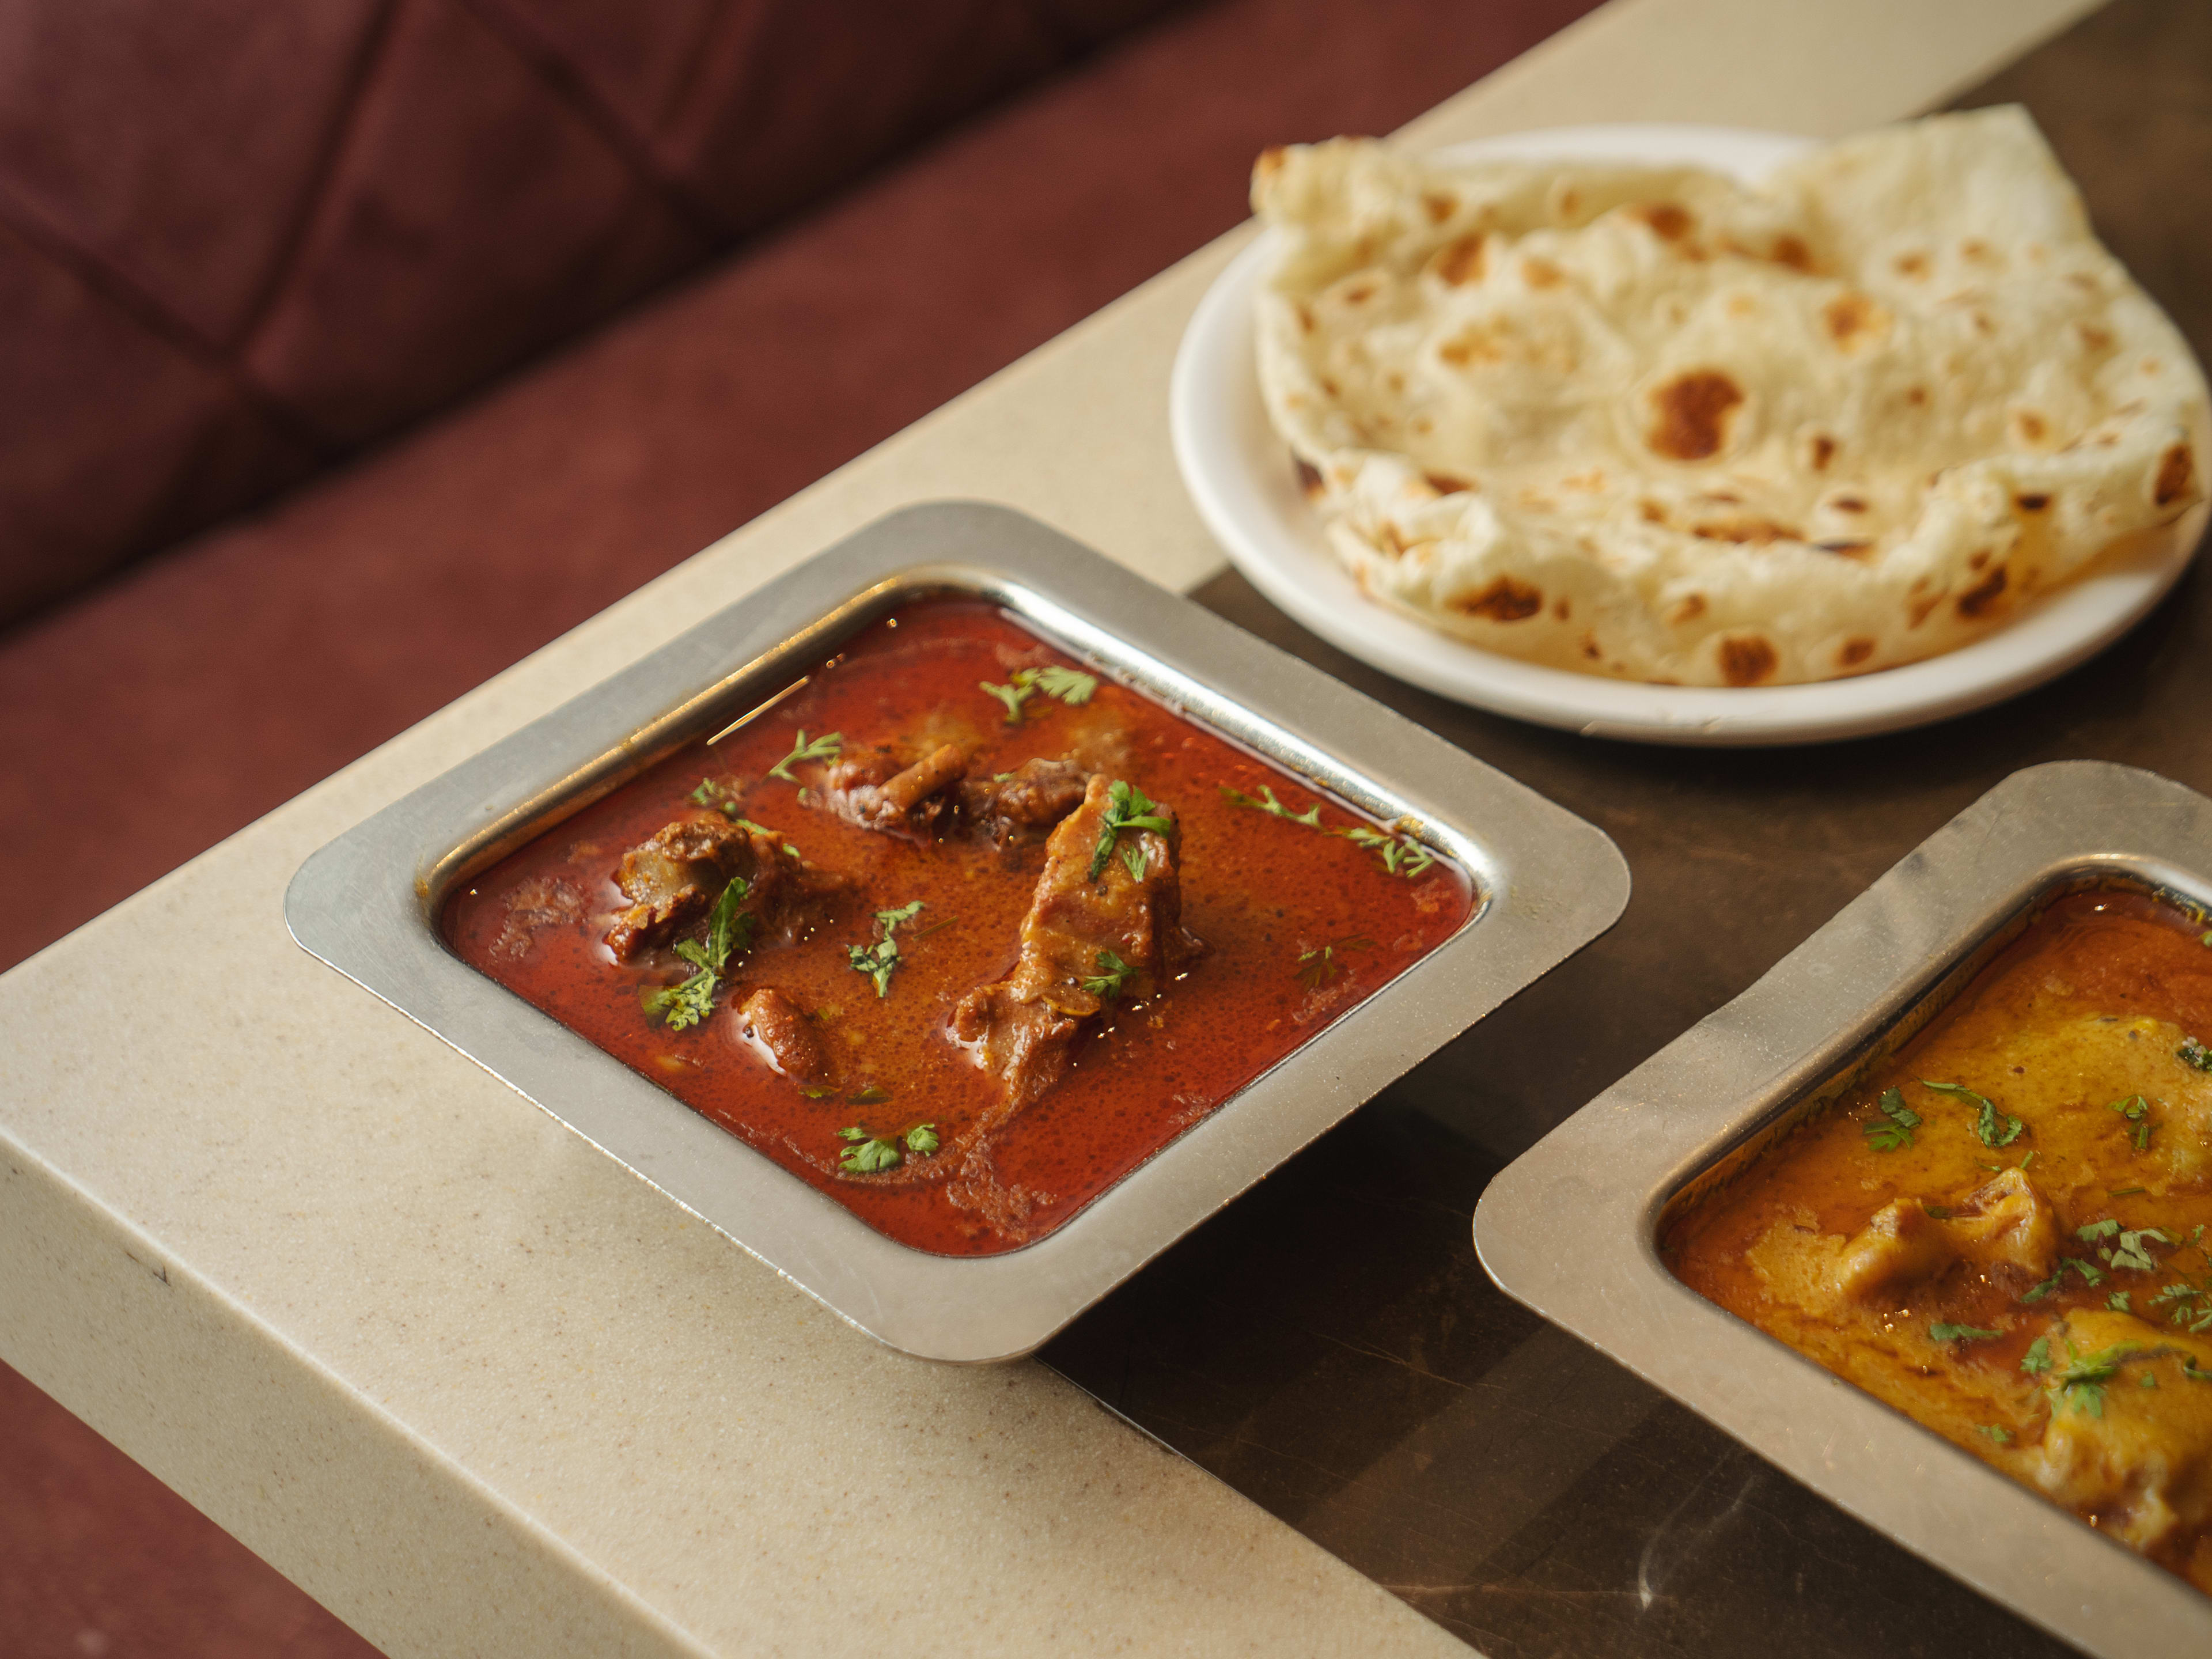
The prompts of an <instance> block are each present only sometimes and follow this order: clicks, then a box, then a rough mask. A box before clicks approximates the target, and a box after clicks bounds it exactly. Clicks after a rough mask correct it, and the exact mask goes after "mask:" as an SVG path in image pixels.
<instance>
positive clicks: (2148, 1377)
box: [2136, 1371, 2158, 1389]
mask: <svg viewBox="0 0 2212 1659" xmlns="http://www.w3.org/2000/svg"><path fill="white" fill-rule="evenodd" d="M2136 1383H2139V1384H2140V1385H2142V1387H2143V1388H2146V1389H2154V1388H2156V1387H2157V1386H2158V1377H2157V1375H2156V1374H2155V1373H2154V1372H2151V1371H2145V1372H2144V1373H2143V1374H2142V1376H2138V1377H2137V1378H2136Z"/></svg>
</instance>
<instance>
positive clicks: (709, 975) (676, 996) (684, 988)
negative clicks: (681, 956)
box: [640, 939, 717, 1031]
mask: <svg viewBox="0 0 2212 1659" xmlns="http://www.w3.org/2000/svg"><path fill="white" fill-rule="evenodd" d="M690 943H691V941H690V940H689V939H686V940H684V944H685V945H690ZM678 948H679V949H680V948H681V947H678ZM693 948H694V949H696V948H697V947H696V946H694V947H693ZM686 959H687V960H689V958H688V957H687V958H686ZM716 983H717V980H716V977H715V975H714V972H713V971H712V970H711V969H705V968H702V969H700V970H699V971H698V972H697V973H696V974H694V975H691V977H690V978H689V979H687V980H685V981H684V982H683V983H682V984H680V985H671V986H666V987H663V988H662V989H660V990H658V991H647V993H646V994H644V996H643V997H641V999H640V1000H641V1002H642V1003H643V1005H644V1007H645V1012H647V1013H648V1014H658V1015H659V1017H660V1018H662V1019H664V1020H665V1021H666V1022H667V1024H668V1029H669V1030H671V1031H684V1030H690V1028H691V1027H692V1026H694V1025H696V1024H698V1023H699V1022H700V1021H701V1020H702V1019H704V1018H707V1016H708V1015H709V1014H711V1013H713V1012H714V987H715V985H716Z"/></svg>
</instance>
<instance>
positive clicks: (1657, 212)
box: [1628, 202, 1697, 242]
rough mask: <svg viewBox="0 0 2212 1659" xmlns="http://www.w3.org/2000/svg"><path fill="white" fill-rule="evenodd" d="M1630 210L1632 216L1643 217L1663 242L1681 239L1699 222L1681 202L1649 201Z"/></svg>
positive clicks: (1652, 232)
mask: <svg viewBox="0 0 2212 1659" xmlns="http://www.w3.org/2000/svg"><path fill="white" fill-rule="evenodd" d="M1628 211H1629V216H1630V217H1631V218H1634V219H1641V220H1642V221H1643V222H1644V223H1645V224H1647V225H1649V226H1650V228H1651V234H1653V235H1654V236H1656V237H1657V238H1658V239H1659V240H1661V241H1662V242H1679V241H1680V240H1682V239H1683V238H1684V237H1685V236H1687V235H1688V234H1690V229H1691V227H1692V226H1693V225H1695V224H1696V223H1697V221H1696V220H1695V219H1694V218H1692V216H1691V215H1690V210H1689V209H1687V208H1686V207H1684V206H1682V205H1681V204H1680V203H1679V202H1647V203H1644V204H1641V205H1639V206H1637V207H1632V208H1631V209H1630V210H1628Z"/></svg>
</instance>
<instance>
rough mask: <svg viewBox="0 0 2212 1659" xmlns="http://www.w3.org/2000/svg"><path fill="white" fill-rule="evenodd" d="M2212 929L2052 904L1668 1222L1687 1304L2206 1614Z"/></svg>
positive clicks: (2211, 1439)
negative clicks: (1814, 1371) (1966, 1458)
mask: <svg viewBox="0 0 2212 1659" xmlns="http://www.w3.org/2000/svg"><path fill="white" fill-rule="evenodd" d="M2208 1045H2212V933H2208V932H2206V924H2205V923H2204V921H2203V920H2201V919H2199V920H2194V921H2192V920H2191V919H2190V918H2188V917H2185V916H2184V915H2182V914H2181V913H2180V912H2179V911H2177V910H2175V909H2173V908H2170V907H2166V906H2163V905H2160V904H2158V903H2156V902H2153V901H2152V900H2149V899H2148V898H2144V897H2140V896H2133V895H2129V894H2124V893H2120V892H2117V891H2112V890H2100V891H2096V892H2090V893H2081V894H2075V895H2073V896H2069V897H2066V898H2063V899H2061V900H2059V901H2058V902H2056V903H2054V904H2053V905H2051V907H2050V908H2049V909H2048V910H2047V911H2045V913H2044V914H2043V915H2041V916H2040V917H2039V918H2038V919H2037V920H2036V921H2034V922H2033V925H2031V926H2030V927H2028V929H2027V932H2026V933H2023V934H2022V935H2021V938H2020V939H2017V940H2015V942H2014V943H2013V944H2012V945H2010V946H2008V948H2007V949H2006V950H2005V951H2003V952H2002V954H2001V955H2000V956H1999V957H1996V959H1995V960H1994V961H1993V962H1992V963H1990V966H1989V967H1988V968H1986V969H1984V970H1983V971H1982V972H1981V973H1980V974H1979V975H1978V976H1977V977H1976V978H1975V979H1974V981H1972V983H1971V984H1970V985H1969V986H1968V987H1966V990H1965V991H1964V992H1963V993H1962V994H1960V996H1959V997H1958V998H1957V1000H1955V1001H1954V1003H1953V1004H1952V1005H1951V1006H1950V1007H1948V1009H1946V1010H1945V1011H1944V1012H1942V1014H1941V1015H1940V1016H1939V1017H1938V1018H1937V1019H1936V1021H1935V1023H1934V1024H1931V1025H1930V1026H1929V1029H1928V1030H1925V1031H1923V1032H1922V1033H1920V1034H1919V1035H1918V1036H1916V1037H1915V1038H1914V1039H1913V1040H1912V1041H1911V1042H1910V1043H1909V1044H1908V1045H1906V1046H1905V1048H1903V1049H1902V1050H1901V1051H1900V1052H1899V1054H1897V1055H1896V1056H1895V1057H1894V1058H1893V1060H1890V1061H1889V1062H1888V1063H1887V1064H1885V1065H1883V1066H1879V1067H1877V1068H1875V1070H1873V1071H1871V1072H1870V1073H1869V1074H1868V1075H1867V1076H1865V1077H1864V1078H1863V1079H1859V1081H1858V1082H1857V1084H1855V1085H1853V1086H1852V1088H1851V1089H1850V1091H1848V1092H1847V1093H1845V1094H1844V1095H1843V1096H1841V1097H1839V1098H1838V1100H1837V1101H1836V1102H1835V1103H1834V1105H1833V1107H1832V1109H1830V1110H1828V1111H1826V1113H1825V1114H1822V1115H1818V1116H1816V1117H1814V1118H1813V1119H1811V1120H1809V1121H1807V1122H1806V1123H1805V1124H1804V1125H1803V1126H1802V1127H1800V1128H1799V1129H1798V1130H1797V1131H1796V1132H1795V1133H1791V1134H1790V1135H1789V1136H1788V1137H1787V1138H1786V1139H1783V1140H1781V1141H1779V1142H1778V1143H1777V1144H1775V1145H1774V1146H1771V1148H1769V1149H1768V1150H1767V1151H1766V1152H1765V1153H1764V1154H1763V1155H1761V1156H1760V1157H1759V1158H1756V1159H1755V1160H1754V1161H1753V1162H1752V1163H1751V1164H1749V1165H1748V1166H1747V1168H1745V1169H1744V1170H1741V1171H1739V1172H1738V1173H1737V1174H1736V1175H1735V1176H1734V1177H1733V1178H1732V1179H1730V1180H1729V1181H1728V1182H1727V1183H1726V1184H1725V1185H1723V1186H1722V1187H1721V1188H1718V1189H1717V1190H1716V1191H1714V1192H1713V1193H1711V1194H1710V1195H1708V1196H1706V1197H1705V1199H1704V1200H1702V1201H1699V1202H1695V1203H1693V1204H1692V1206H1689V1207H1688V1209H1687V1210H1686V1212H1685V1213H1683V1214H1682V1215H1680V1217H1679V1218H1676V1219H1675V1220H1674V1221H1673V1222H1672V1223H1671V1224H1670V1225H1669V1226H1668V1230H1667V1232H1666V1236H1665V1237H1664V1238H1663V1239H1662V1254H1663V1255H1664V1256H1665V1258H1666V1260H1667V1261H1668V1265H1669V1266H1670V1267H1672V1268H1673V1269H1674V1272H1675V1273H1677V1274H1678V1275H1679V1276H1680V1278H1681V1279H1682V1280H1683V1281H1684V1282H1685V1283H1686V1284H1687V1285H1690V1286H1691V1287H1692V1289H1694V1290H1696V1291H1699V1293H1700V1294H1701V1295H1704V1296H1705V1297H1709V1298H1711V1300H1712V1301H1714V1302H1717V1303H1718V1304H1720V1305H1721V1306H1723V1307H1724V1308H1727V1309H1729V1310H1730V1311H1731V1312H1734V1313H1735V1314H1738V1315H1740V1316H1742V1317H1743V1318H1745V1319H1747V1320H1749V1321H1751V1322H1752V1323H1753V1324H1755V1325H1757V1326H1758V1327H1759V1328H1760V1329H1762V1330H1764V1331H1766V1332H1767V1333H1769V1334H1771V1335H1773V1336H1776V1337H1778V1338H1780V1339H1781V1340H1783V1341H1784V1342H1787V1343H1789V1344H1790V1346H1792V1347H1794V1348H1796V1349H1797V1350H1799V1351H1800V1352H1802V1353H1805V1354H1808V1355H1809V1356H1810V1357H1811V1358H1814V1359H1817V1360H1818V1361H1820V1364H1823V1365H1826V1367H1827V1368H1828V1369H1829V1370H1832V1371H1834V1372H1835V1373H1836V1374H1837V1375H1838V1376H1843V1377H1846V1378H1848V1379H1849V1380H1850V1381H1851V1382H1853V1383H1857V1384H1858V1385H1859V1386H1860V1387H1861V1388H1863V1389H1866V1390H1867V1391H1868V1392H1869V1393H1871V1394H1873V1395H1876V1396H1878V1397H1879V1398H1881V1400H1884V1401H1887V1402H1888V1403H1889V1404H1890V1405H1892V1406H1894V1407H1897V1409H1899V1411H1902V1412H1904V1413H1906V1414H1907V1415H1908V1416H1910V1417H1912V1418H1914V1419H1917V1421H1919V1422H1921V1423H1923V1424H1925V1425H1927V1426H1928V1427H1929V1428H1931V1429H1934V1430H1935V1431H1937V1432H1938V1433H1940V1434H1942V1435H1943V1436H1945V1437H1947V1438H1948V1439H1949V1440H1951V1441H1953V1442H1954V1443H1956V1444H1958V1445H1960V1446H1963V1447H1965V1448H1966V1449H1967V1450H1969V1451H1971V1452H1972V1453H1973V1454H1974V1455H1976V1456H1978V1457H1980V1458H1982V1459H1983V1460H1984V1461H1985V1462H1990V1463H1992V1464H1994V1465H1996V1467H1997V1468H2000V1469H2002V1470H2003V1471H2004V1472H2005V1473H2006V1474H2008V1475H2010V1476H2011V1477H2012V1478H2013V1479H2014V1480H2018V1481H2020V1482H2021V1484H2022V1485H2024V1486H2031V1487H2033V1488H2034V1489H2035V1490H2037V1491H2039V1492H2043V1493H2044V1494H2045V1495H2046V1496H2047V1497H2049V1498H2051V1500H2052V1501H2054V1502H2056V1503H2058V1504H2063V1505H2064V1506H2065V1507H2066V1508H2068V1509H2069V1510H2073V1511H2074V1512H2075V1514H2076V1515H2078V1516H2081V1518H2082V1519H2083V1520H2085V1521H2087V1522H2088V1523H2089V1524H2090V1525H2091V1526H2093V1527H2096V1528H2099V1529H2100V1530H2101V1531H2104V1532H2106V1533H2109V1534H2111V1535H2112V1536H2113V1537H2114V1538H2117V1539H2118V1540H2120V1541H2122V1542H2124V1543H2125V1544H2128V1545H2130V1546H2131V1547H2134V1548H2135V1549H2137V1550H2140V1551H2141V1552H2142V1553H2144V1554H2145V1555H2148V1556H2149V1557H2150V1558H2151V1559H2153V1560H2154V1561H2157V1562H2159V1563H2160V1565H2164V1566H2166V1567H2167V1568H2169V1569H2170V1570H2172V1571H2174V1572H2177V1573H2179V1574H2180V1575H2181V1576H2182V1577H2185V1578H2187V1579H2188V1580H2190V1582H2191V1583H2194V1584H2195V1585H2197V1588H2198V1589H2205V1590H2212V1255H2208V1254H2207V1252H2208V1250H2212V1046H2208Z"/></svg>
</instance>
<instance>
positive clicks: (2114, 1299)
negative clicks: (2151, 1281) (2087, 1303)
mask: <svg viewBox="0 0 2212 1659" xmlns="http://www.w3.org/2000/svg"><path fill="white" fill-rule="evenodd" d="M2105 1305H2106V1307H2107V1308H2110V1309H2111V1310H2112V1311H2113V1312H2114V1313H2133V1312H2134V1311H2135V1310H2134V1309H2133V1308H2131V1307H2130V1306H2129V1305H2128V1293H2127V1292H2126V1291H2113V1292H2112V1294H2111V1295H2110V1296H2108V1297H2106V1298H2105Z"/></svg>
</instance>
